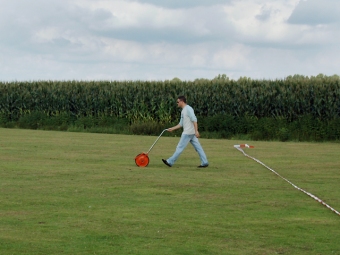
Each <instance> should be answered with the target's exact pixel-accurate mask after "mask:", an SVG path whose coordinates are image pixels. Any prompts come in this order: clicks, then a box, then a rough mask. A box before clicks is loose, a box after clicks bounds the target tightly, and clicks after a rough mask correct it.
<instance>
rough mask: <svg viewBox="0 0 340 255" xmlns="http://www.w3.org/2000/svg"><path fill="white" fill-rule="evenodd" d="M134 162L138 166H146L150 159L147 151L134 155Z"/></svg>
mask: <svg viewBox="0 0 340 255" xmlns="http://www.w3.org/2000/svg"><path fill="white" fill-rule="evenodd" d="M135 162H136V165H137V166H139V167H146V166H148V165H149V162H150V159H149V156H148V154H147V153H140V154H138V155H137V156H136V157H135Z"/></svg>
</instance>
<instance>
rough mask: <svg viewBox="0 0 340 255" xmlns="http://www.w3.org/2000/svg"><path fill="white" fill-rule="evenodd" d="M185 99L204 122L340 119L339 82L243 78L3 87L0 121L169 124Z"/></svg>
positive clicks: (327, 78) (0, 86)
mask: <svg viewBox="0 0 340 255" xmlns="http://www.w3.org/2000/svg"><path fill="white" fill-rule="evenodd" d="M179 95H185V96H186V97H187V100H188V104H189V105H191V106H193V108H194V109H195V113H196V115H197V116H200V117H208V116H215V115H221V114H222V115H230V116H235V117H243V116H252V117H255V118H259V119H260V118H266V117H269V118H275V119H282V118H284V119H286V120H288V121H294V120H296V119H298V118H299V117H301V116H306V115H309V116H312V117H313V118H315V119H319V120H333V119H336V118H339V117H340V79H339V76H331V77H330V76H324V75H318V76H316V77H303V76H300V75H295V76H289V77H287V78H285V79H282V80H252V79H250V78H240V79H238V80H229V79H213V80H205V79H200V80H199V79H197V80H195V81H91V82H89V81H31V82H0V117H2V118H6V119H8V120H13V121H15V120H18V119H19V118H20V117H21V116H23V115H27V114H30V113H32V112H43V113H44V114H46V115H47V116H57V115H60V114H65V113H66V114H70V115H72V116H74V117H75V118H79V117H88V116H90V117H101V116H106V117H116V118H126V119H128V120H129V122H130V123H133V122H136V121H141V122H143V121H157V122H160V123H168V122H170V121H173V120H177V119H178V112H179V109H177V108H176V98H177V96H179Z"/></svg>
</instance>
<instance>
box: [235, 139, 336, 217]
mask: <svg viewBox="0 0 340 255" xmlns="http://www.w3.org/2000/svg"><path fill="white" fill-rule="evenodd" d="M234 148H236V149H237V150H239V151H240V152H242V153H243V155H244V156H246V157H248V158H250V159H252V160H254V161H256V162H257V163H259V164H261V165H262V166H264V167H265V168H267V169H269V170H270V171H272V172H273V173H274V174H276V175H277V176H279V177H280V178H282V179H283V180H285V181H286V182H288V183H289V184H290V185H292V186H293V187H294V188H296V189H297V190H300V191H302V192H303V193H305V194H306V195H308V196H310V197H311V198H313V199H315V200H316V201H318V202H319V203H321V204H322V205H324V206H326V207H327V208H328V209H330V210H331V211H332V212H334V213H336V214H337V215H339V216H340V213H339V212H338V211H337V210H335V209H334V208H332V207H331V206H329V205H328V204H326V203H325V202H324V201H322V200H321V199H320V198H318V197H316V196H314V195H313V194H311V193H309V192H307V191H305V190H303V189H301V188H299V187H298V186H296V185H295V184H294V183H292V182H290V181H289V180H287V179H286V178H284V177H283V176H281V175H280V174H278V173H277V172H276V171H275V170H273V169H271V168H270V167H268V166H266V165H265V164H264V163H262V162H261V161H260V160H258V159H256V158H254V157H252V156H249V155H248V154H246V153H245V152H244V151H243V149H242V148H254V146H251V145H248V144H238V145H234Z"/></svg>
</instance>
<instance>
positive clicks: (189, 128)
mask: <svg viewBox="0 0 340 255" xmlns="http://www.w3.org/2000/svg"><path fill="white" fill-rule="evenodd" d="M177 106H178V107H180V108H182V112H181V120H180V122H179V124H178V125H176V126H174V127H171V128H168V129H167V130H168V131H169V132H172V131H174V130H176V129H179V128H181V127H183V133H182V135H181V139H180V140H179V143H178V145H177V148H176V151H175V153H174V154H173V155H172V156H171V157H170V158H168V159H167V160H165V159H162V161H163V163H164V164H166V165H167V166H169V167H171V166H172V165H173V164H174V163H175V162H176V160H177V159H178V157H179V156H180V155H181V153H182V152H183V150H184V149H185V147H186V146H187V145H188V143H189V142H190V143H191V144H192V145H193V146H194V148H195V150H196V151H197V153H198V155H199V157H200V160H201V164H200V165H199V166H198V167H207V166H208V165H209V163H208V159H207V156H206V155H205V153H204V150H203V148H202V146H201V144H200V142H199V141H198V138H199V136H200V134H199V132H198V126H197V118H196V116H195V113H194V110H193V109H192V107H191V106H189V105H187V100H186V98H185V96H179V97H178V98H177Z"/></svg>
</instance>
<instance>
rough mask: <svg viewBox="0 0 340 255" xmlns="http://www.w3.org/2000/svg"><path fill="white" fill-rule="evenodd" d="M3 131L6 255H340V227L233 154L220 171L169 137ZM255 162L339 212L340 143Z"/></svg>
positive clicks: (212, 146)
mask: <svg viewBox="0 0 340 255" xmlns="http://www.w3.org/2000/svg"><path fill="white" fill-rule="evenodd" d="M156 138H157V137H154V136H152V137H147V136H126V135H108V134H90V133H70V132H50V131H33V130H17V129H0V192H1V193H0V254H2V255H7V254H34V255H36V254H145V255H151V254H155V255H156V254H157V255H160V254H162V255H164V254H181V255H182V254H183V255H184V254H188V255H189V254H242V255H244V254H252V255H253V254H306V255H307V254H308V255H310V254H340V216H338V215H337V214H335V213H334V212H332V211H331V210H329V209H327V208H326V207H325V206H323V205H321V204H320V203H318V202H316V201H315V200H314V199H312V198H310V197H309V196H307V195H306V194H304V193H302V192H300V191H298V190H297V189H294V187H293V186H291V185H290V184H289V183H287V182H285V181H284V180H283V179H281V178H279V177H278V176H276V175H275V174H274V173H272V172H271V171H269V170H268V169H266V168H265V167H263V166H261V165H260V164H258V163H256V162H255V161H253V160H250V159H249V158H247V157H245V156H244V155H243V154H242V153H240V152H239V151H238V150H236V149H235V148H233V145H234V144H240V143H245V141H232V140H212V139H211V140H208V139H201V143H202V145H203V148H204V150H205V151H206V154H207V156H208V159H209V161H210V166H209V167H208V168H205V169H198V168H197V165H199V164H200V162H199V158H198V155H197V154H196V152H195V151H194V149H193V148H192V146H190V145H189V146H188V148H187V149H186V150H185V152H184V153H183V154H182V155H181V157H180V158H179V160H178V162H177V163H176V164H175V165H174V166H173V167H172V168H169V167H167V166H165V165H164V164H163V163H162V161H161V158H167V157H169V156H171V155H172V153H173V151H174V149H175V147H176V145H177V142H178V137H161V139H160V140H159V141H158V142H157V144H156V145H155V147H154V148H153V150H152V151H151V153H150V155H149V157H150V164H149V166H148V167H146V168H139V167H137V166H136V165H135V162H134V157H135V156H136V155H137V154H139V153H141V152H145V151H147V150H148V149H149V148H150V146H151V145H152V143H153V142H154V141H155V139H156ZM246 143H248V144H251V145H254V146H255V148H254V149H245V151H246V153H248V154H249V155H251V156H253V157H255V158H257V159H259V160H261V161H262V162H263V163H265V164H266V165H268V166H269V167H271V168H273V169H274V170H275V171H277V172H278V173H279V174H281V175H282V176H283V177H285V178H287V179H288V180H290V181H291V182H292V183H294V184H296V185H297V186H299V187H300V188H302V189H304V190H306V191H308V192H311V193H312V194H314V195H316V196H317V197H319V198H320V199H322V200H323V201H324V202H326V203H327V204H329V205H330V206H332V207H333V208H334V209H336V210H338V211H339V210H340V177H339V176H340V175H339V173H340V144H339V143H291V142H290V143H281V142H249V141H247V142H246Z"/></svg>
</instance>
